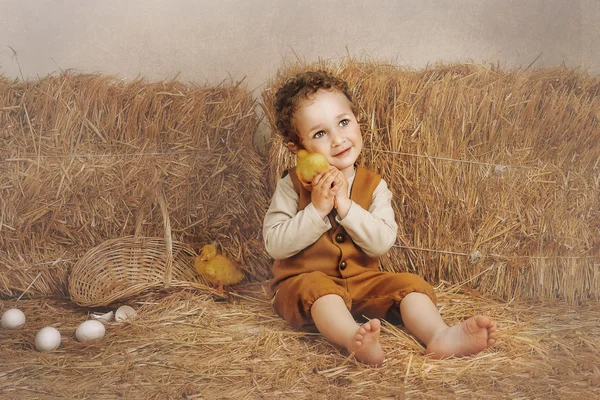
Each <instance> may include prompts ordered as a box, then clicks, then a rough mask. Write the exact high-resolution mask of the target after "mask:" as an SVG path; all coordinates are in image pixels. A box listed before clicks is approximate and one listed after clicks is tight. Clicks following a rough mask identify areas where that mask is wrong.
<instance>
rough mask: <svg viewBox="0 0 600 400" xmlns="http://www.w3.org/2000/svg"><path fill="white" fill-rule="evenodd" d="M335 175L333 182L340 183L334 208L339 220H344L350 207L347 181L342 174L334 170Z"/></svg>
mask: <svg viewBox="0 0 600 400" xmlns="http://www.w3.org/2000/svg"><path fill="white" fill-rule="evenodd" d="M336 171H337V174H336V177H335V180H336V181H338V182H340V184H339V190H338V191H337V193H336V195H335V208H336V210H337V212H338V215H339V216H340V218H342V219H343V218H345V217H346V214H348V211H349V210H350V205H351V204H352V202H351V201H350V198H348V179H346V177H345V176H344V173H343V172H342V171H340V170H338V169H336Z"/></svg>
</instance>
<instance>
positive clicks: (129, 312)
mask: <svg viewBox="0 0 600 400" xmlns="http://www.w3.org/2000/svg"><path fill="white" fill-rule="evenodd" d="M135 314H136V312H135V310H134V309H133V308H132V307H129V306H121V307H119V308H117V312H116V313H115V320H116V321H117V322H123V321H125V320H127V319H131V318H133V317H135Z"/></svg>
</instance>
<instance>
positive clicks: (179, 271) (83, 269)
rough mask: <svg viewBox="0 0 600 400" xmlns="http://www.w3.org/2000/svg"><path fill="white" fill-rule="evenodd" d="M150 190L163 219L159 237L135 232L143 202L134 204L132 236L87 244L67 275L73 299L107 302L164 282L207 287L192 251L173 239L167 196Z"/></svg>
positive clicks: (162, 285)
mask: <svg viewBox="0 0 600 400" xmlns="http://www.w3.org/2000/svg"><path fill="white" fill-rule="evenodd" d="M153 192H154V194H155V195H154V196H152V195H150V196H148V198H149V199H152V198H156V199H157V201H158V203H159V205H160V209H161V213H162V216H163V221H164V230H165V237H164V238H154V237H143V236H140V234H139V233H140V231H141V226H142V214H143V210H144V208H145V206H146V205H147V203H148V202H146V204H144V205H143V206H142V207H140V209H139V210H138V215H137V222H136V224H137V225H136V231H135V235H134V236H126V237H123V238H117V239H111V240H107V241H105V242H103V243H101V244H100V245H98V246H96V247H94V248H92V249H91V250H89V251H88V252H87V253H85V255H84V256H83V257H82V258H81V259H80V260H79V261H78V262H77V263H76V264H75V266H74V267H73V269H72V271H71V274H70V275H69V293H70V296H71V299H72V300H73V301H75V302H76V303H77V304H79V305H82V306H87V307H98V306H106V305H109V304H111V303H114V302H116V301H122V300H124V299H127V298H130V297H132V296H135V295H137V294H139V293H141V292H143V291H146V290H149V289H166V288H169V287H173V286H176V287H181V286H187V287H190V286H191V287H199V288H206V285H205V282H204V280H203V279H202V277H200V276H199V275H198V274H197V273H196V271H195V269H194V257H195V256H196V253H195V252H194V250H192V249H191V248H189V247H188V246H187V245H185V244H183V243H179V242H173V241H172V237H171V225H170V222H169V215H168V211H167V210H168V209H167V204H166V196H165V194H164V192H163V191H162V189H160V188H157V189H155V190H154V191H153Z"/></svg>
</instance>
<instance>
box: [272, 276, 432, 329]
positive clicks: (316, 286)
mask: <svg viewBox="0 0 600 400" xmlns="http://www.w3.org/2000/svg"><path fill="white" fill-rule="evenodd" d="M412 292H419V293H424V294H426V295H427V296H429V298H430V299H431V301H433V303H434V304H435V302H436V297H435V293H434V292H433V288H432V287H431V285H430V284H429V283H427V282H426V281H425V280H423V279H422V278H421V277H420V276H418V275H415V274H411V273H406V272H403V273H392V272H381V271H379V270H368V269H365V270H364V271H363V272H361V273H359V274H357V275H354V276H351V277H348V278H337V277H332V276H329V275H327V274H325V273H323V272H320V271H315V272H307V273H303V274H299V275H296V276H292V277H290V278H288V279H286V280H284V281H282V282H281V283H279V285H277V292H276V294H275V297H274V298H273V306H274V308H275V311H276V312H277V314H279V316H281V317H282V318H283V319H285V320H286V321H287V322H288V323H289V324H290V325H291V326H292V327H293V328H295V329H304V330H309V331H313V332H315V331H317V329H316V327H315V325H314V323H313V320H312V317H311V314H310V308H311V307H312V305H313V303H314V302H315V301H316V300H317V299H318V298H320V297H322V296H325V295H327V294H337V295H339V296H340V297H341V298H342V299H343V300H344V302H345V303H346V307H347V308H348V310H350V312H351V314H352V316H354V318H360V317H362V316H365V317H367V318H390V316H391V317H396V318H400V317H401V316H400V302H401V301H402V299H403V298H404V296H406V295H407V294H409V293H412ZM390 314H391V315H390Z"/></svg>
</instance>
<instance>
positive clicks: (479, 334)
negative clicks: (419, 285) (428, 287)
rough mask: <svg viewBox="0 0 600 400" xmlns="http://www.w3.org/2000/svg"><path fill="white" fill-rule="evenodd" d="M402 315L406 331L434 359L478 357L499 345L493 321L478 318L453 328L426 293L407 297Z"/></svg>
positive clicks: (401, 306) (402, 306)
mask: <svg viewBox="0 0 600 400" xmlns="http://www.w3.org/2000/svg"><path fill="white" fill-rule="evenodd" d="M400 314H401V316H402V321H403V322H404V325H405V326H406V328H407V329H408V330H409V331H410V332H411V333H412V334H413V335H415V336H416V337H417V338H418V339H419V340H421V341H422V342H423V343H425V345H426V346H427V350H426V351H427V354H430V355H431V356H432V357H434V358H444V357H450V356H457V357H460V356H465V355H469V354H474V353H477V352H479V351H481V350H483V349H485V348H487V347H489V346H491V345H492V344H494V342H495V338H496V326H495V324H494V322H493V321H492V320H491V319H489V318H488V317H483V316H481V315H477V316H475V317H471V318H469V319H468V320H466V321H463V322H462V323H460V324H458V325H455V326H450V327H449V326H448V325H446V324H445V323H444V321H443V320H442V317H441V316H440V313H439V311H438V309H437V307H436V306H435V305H434V304H433V302H432V301H431V299H430V298H429V297H428V296H427V295H425V294H423V293H418V292H413V293H410V294H408V295H406V296H405V297H404V298H403V299H402V301H401V302H400Z"/></svg>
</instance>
